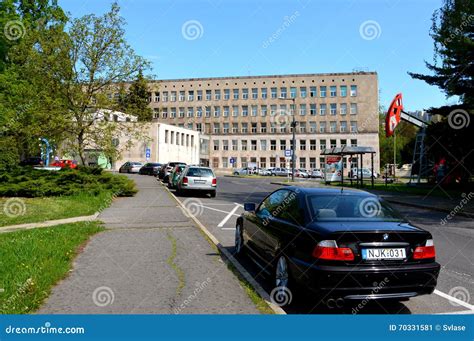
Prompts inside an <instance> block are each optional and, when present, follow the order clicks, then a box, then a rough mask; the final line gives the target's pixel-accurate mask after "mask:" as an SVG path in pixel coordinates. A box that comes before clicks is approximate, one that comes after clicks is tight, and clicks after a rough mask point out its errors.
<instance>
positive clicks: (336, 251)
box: [313, 240, 354, 261]
mask: <svg viewBox="0 0 474 341" xmlns="http://www.w3.org/2000/svg"><path fill="white" fill-rule="evenodd" d="M313 257H314V258H317V259H324V260H341V261H352V260H354V253H353V252H352V250H351V249H350V248H348V247H338V246H337V243H336V241H335V240H323V241H321V242H319V243H318V245H316V247H315V248H314V250H313Z"/></svg>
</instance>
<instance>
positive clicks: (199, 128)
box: [196, 123, 202, 133]
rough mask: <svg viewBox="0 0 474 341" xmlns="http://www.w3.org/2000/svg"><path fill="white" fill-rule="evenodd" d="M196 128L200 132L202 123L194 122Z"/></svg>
mask: <svg viewBox="0 0 474 341" xmlns="http://www.w3.org/2000/svg"><path fill="white" fill-rule="evenodd" d="M196 130H197V131H199V132H200V133H202V123H196Z"/></svg>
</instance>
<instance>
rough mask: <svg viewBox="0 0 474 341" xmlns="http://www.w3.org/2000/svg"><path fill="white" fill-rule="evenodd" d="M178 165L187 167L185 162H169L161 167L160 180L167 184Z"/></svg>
mask: <svg viewBox="0 0 474 341" xmlns="http://www.w3.org/2000/svg"><path fill="white" fill-rule="evenodd" d="M178 165H183V166H186V163H184V162H168V163H167V164H166V165H164V166H162V167H161V170H160V172H159V173H158V179H160V180H163V182H164V183H165V184H167V183H168V177H169V175H170V173H171V171H172V170H173V169H174V168H175V167H176V166H178Z"/></svg>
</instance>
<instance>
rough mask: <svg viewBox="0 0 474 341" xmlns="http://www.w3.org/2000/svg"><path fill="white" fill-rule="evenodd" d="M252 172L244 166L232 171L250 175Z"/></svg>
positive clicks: (233, 173) (237, 173)
mask: <svg viewBox="0 0 474 341" xmlns="http://www.w3.org/2000/svg"><path fill="white" fill-rule="evenodd" d="M251 174H253V169H251V168H248V167H244V168H237V169H235V170H233V171H232V175H251Z"/></svg>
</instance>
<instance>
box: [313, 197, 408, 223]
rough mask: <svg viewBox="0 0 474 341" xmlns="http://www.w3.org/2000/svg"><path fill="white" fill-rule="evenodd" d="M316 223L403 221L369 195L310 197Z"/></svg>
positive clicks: (391, 209)
mask: <svg viewBox="0 0 474 341" xmlns="http://www.w3.org/2000/svg"><path fill="white" fill-rule="evenodd" d="M306 202H307V204H308V206H309V210H310V212H311V216H312V217H313V220H315V221H367V220H370V221H403V218H402V216H401V215H400V214H399V213H398V212H397V211H396V210H395V209H393V208H392V207H390V206H389V205H388V204H387V203H386V202H385V201H383V200H380V199H379V198H378V197H375V196H367V195H352V194H351V195H308V196H307V198H306Z"/></svg>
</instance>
